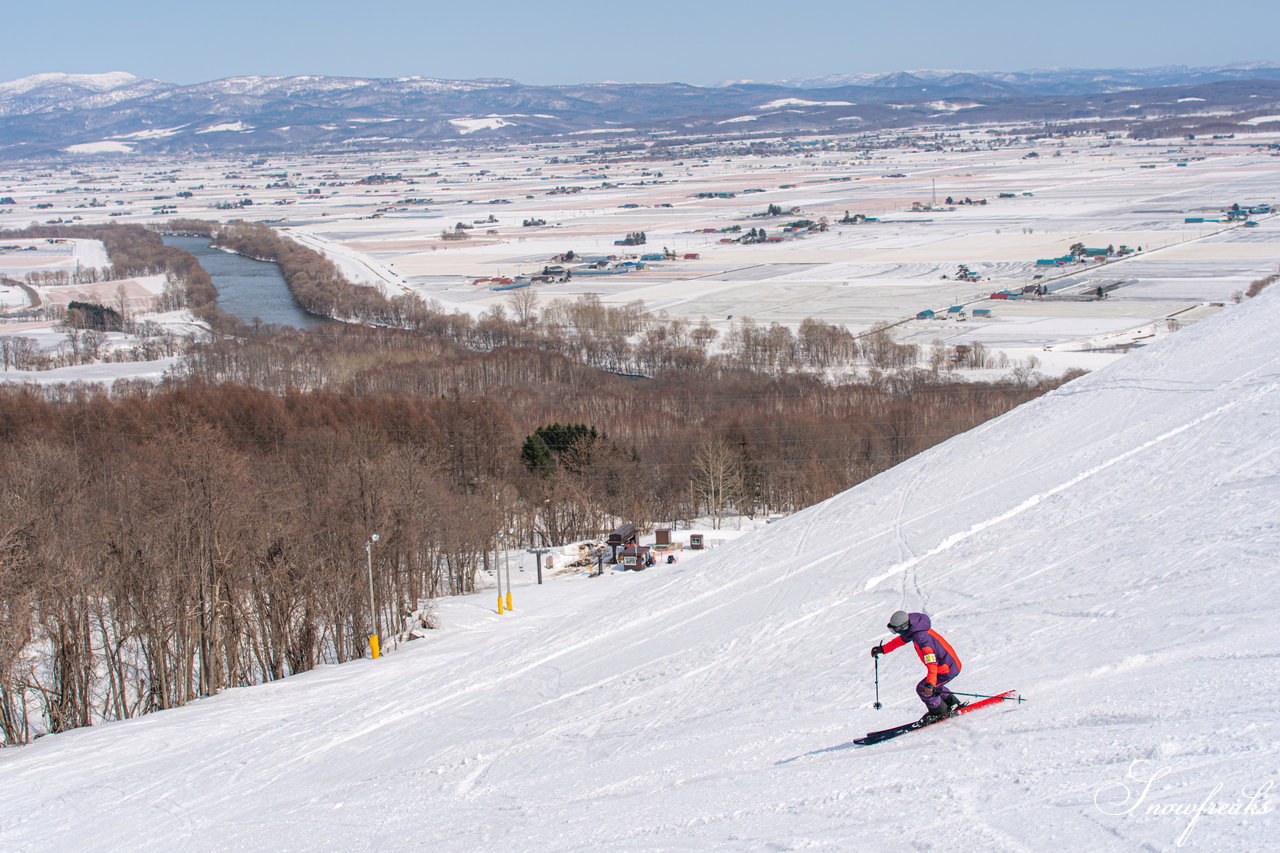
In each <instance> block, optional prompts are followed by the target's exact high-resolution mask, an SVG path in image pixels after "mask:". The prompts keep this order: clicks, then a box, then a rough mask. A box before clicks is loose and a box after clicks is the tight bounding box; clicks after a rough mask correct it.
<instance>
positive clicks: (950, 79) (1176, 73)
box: [776, 62, 1280, 96]
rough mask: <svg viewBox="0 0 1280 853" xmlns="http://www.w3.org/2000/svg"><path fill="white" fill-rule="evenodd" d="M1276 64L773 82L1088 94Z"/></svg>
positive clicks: (1229, 76)
mask: <svg viewBox="0 0 1280 853" xmlns="http://www.w3.org/2000/svg"><path fill="white" fill-rule="evenodd" d="M1278 79H1280V64H1277V63H1274V62H1242V63H1235V64H1231V65H1215V66H1210V67H1204V68H1193V67H1188V66H1185V65H1173V66H1164V67H1161V68H1109V69H1097V68H1035V69H1029V70H1027V71H956V70H944V69H918V70H913V71H896V72H888V73H882V74H828V75H826V76H823V77H800V78H791V79H787V80H779V81H776V84H777V85H780V86H791V87H795V88H798V89H829V88H832V87H835V86H890V87H907V86H920V85H929V84H939V83H941V84H944V85H948V84H949V85H956V84H959V83H960V82H962V81H967V82H970V83H985V84H988V85H999V86H1002V87H1004V88H1005V90H1006V91H1007V92H1008V93H1010V94H1016V95H1021V96H1033V95H1092V94H1101V93H1105V92H1123V91H1127V90H1130V89H1151V88H1156V87H1160V86H1188V85H1199V84H1203V83H1216V82H1222V81H1226V80H1278Z"/></svg>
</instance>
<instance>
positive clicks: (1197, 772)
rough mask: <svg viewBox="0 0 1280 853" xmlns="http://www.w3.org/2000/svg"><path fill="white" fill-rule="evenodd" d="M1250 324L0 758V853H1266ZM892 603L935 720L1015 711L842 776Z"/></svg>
mask: <svg viewBox="0 0 1280 853" xmlns="http://www.w3.org/2000/svg"><path fill="white" fill-rule="evenodd" d="M1277 309H1280V288H1272V289H1271V291H1269V292H1264V293H1263V295H1262V296H1260V297H1259V298H1257V299H1255V300H1252V301H1249V302H1247V303H1245V304H1243V305H1241V306H1239V307H1236V308H1232V309H1231V310H1228V311H1225V312H1223V313H1221V314H1220V315H1218V316H1217V317H1215V318H1213V319H1211V320H1208V321H1205V322H1202V323H1199V324H1197V325H1195V326H1193V327H1191V328H1188V329H1185V330H1183V331H1181V332H1179V333H1178V334H1176V335H1171V336H1168V337H1166V338H1164V339H1162V340H1160V341H1159V342H1158V343H1156V344H1154V345H1152V346H1150V347H1149V348H1146V349H1144V350H1141V351H1138V352H1135V353H1134V354H1132V355H1130V356H1128V357H1126V358H1124V359H1122V360H1120V361H1118V362H1116V363H1114V364H1112V365H1110V366H1109V367H1107V368H1104V369H1102V370H1099V371H1098V372H1096V373H1094V374H1091V375H1090V376H1087V377H1085V378H1083V379H1080V380H1078V381H1076V382H1073V383H1071V384H1069V385H1067V386H1064V387H1063V388H1061V389H1060V390H1059V391H1057V392H1055V393H1053V394H1050V395H1048V396H1046V397H1043V398H1041V399H1039V400H1037V401H1034V402H1032V403H1030V404H1028V405H1025V406H1022V407H1020V408H1019V409H1017V410H1015V411H1013V412H1011V413H1009V414H1007V415H1006V416H1004V417H1001V418H999V419H997V420H995V421H992V422H990V423H988V424H986V425H984V426H982V427H979V428H978V429H975V430H973V431H972V432H970V433H968V434H965V435H963V436H959V437H957V438H955V439H952V440H951V441H948V442H946V443H945V444H944V445H941V446H939V447H937V448H935V449H934V450H933V451H931V452H929V453H926V454H923V455H921V456H919V457H916V458H915V459H912V460H910V461H908V462H907V463H905V464H903V465H900V466H898V467H897V468H895V469H893V470H891V471H888V472H886V473H885V474H883V475H881V476H879V477H877V478H875V479H874V480H871V481H869V482H867V483H864V484H862V485H861V486H859V487H857V488H855V489H852V490H850V491H849V492H846V493H844V494H841V495H838V496H836V497H834V498H832V499H831V500H828V501H826V502H825V503H822V504H820V505H817V506H815V507H812V508H810V509H808V510H806V511H804V512H802V513H798V514H796V515H794V516H792V517H790V518H788V519H785V520H783V521H781V522H779V523H776V524H772V525H769V526H767V527H765V528H764V529H762V530H760V531H758V532H756V533H753V534H749V535H746V536H743V537H742V538H740V539H737V540H735V541H734V542H732V543H730V544H727V545H725V546H724V547H722V548H719V549H717V550H715V551H713V552H710V553H707V554H705V555H702V556H700V557H698V558H696V559H685V560H682V561H681V562H680V563H678V564H677V565H675V566H665V565H664V566H659V567H657V568H655V569H652V570H649V571H647V572H645V573H642V574H614V575H606V576H604V577H601V578H597V579H588V578H585V577H574V578H569V579H557V580H555V581H554V582H551V583H548V584H547V585H545V586H543V587H520V588H518V589H517V595H516V612H515V613H514V614H511V615H507V616H502V617H498V616H496V615H494V614H493V613H492V610H491V608H492V606H493V605H492V601H491V599H492V594H491V593H485V594H483V595H480V596H476V597H472V598H470V599H465V600H461V601H454V602H449V603H447V605H446V606H445V607H444V608H443V609H442V616H443V618H444V620H445V627H444V628H443V630H441V631H440V632H438V633H437V634H434V635H433V636H431V637H429V638H428V639H425V640H422V641H420V642H417V643H413V644H409V645H407V646H404V647H402V648H401V649H400V650H398V651H397V652H396V653H395V654H393V655H391V656H389V657H388V658H385V659H384V660H381V661H377V662H372V661H360V662H356V663H353V664H348V665H345V666H337V667H326V668H323V669H320V670H318V671H315V672H312V673H307V674H304V675H302V676H298V677H295V678H291V679H286V680H285V681H282V682H278V683H275V684H270V685H266V686H263V687H258V688H252V689H244V690H234V691H230V692H228V693H225V694H223V695H221V696H217V697H214V698H211V699H208V700H204V701H201V702H199V703H196V704H195V705H192V706H189V707H186V708H181V709H177V710H174V711H168V712H164V713H162V714H156V715H152V716H149V717H144V718H141V719H138V720H132V721H128V722H124V723H119V724H113V725H108V726H103V727H100V728H96V729H88V730H80V731H75V732H71V733H68V734H63V735H57V736H52V737H47V738H43V739H41V740H40V741H38V742H36V743H35V744H33V745H31V746H29V747H24V748H21V749H14V750H6V751H3V752H0V849H4V850H68V849H75V850H174V849H182V850H226V849H245V850H282V851H283V850H352V851H363V850H369V851H371V850H386V849H422V850H436V851H442V850H443V851H473V850H481V849H484V850H529V851H597V850H620V851H658V850H661V851H695V850H696V851H711V850H714V851H758V850H799V849H804V850H830V851H845V850H904V849H910V850H938V851H943V850H945V851H956V850H1026V851H1041V850H1051V849H1062V850H1073V851H1077V850H1086V851H1088V850H1134V849H1144V850H1166V849H1175V848H1177V847H1179V846H1180V847H1182V848H1183V849H1204V850H1215V851H1216V850H1256V849H1264V848H1266V847H1267V846H1268V845H1269V843H1270V842H1271V840H1272V837H1273V835H1274V832H1273V825H1274V817H1273V815H1271V814H1260V813H1257V812H1259V811H1262V810H1270V809H1271V808H1272V803H1273V801H1274V797H1273V796H1272V793H1273V792H1271V791H1270V786H1271V785H1272V784H1273V783H1274V781H1275V779H1276V776H1277V771H1278V770H1280V762H1278V761H1277V757H1278V755H1280V713H1277V712H1280V700H1277V698H1276V692H1275V689H1274V686H1273V683H1274V678H1273V674H1272V673H1271V672H1270V664H1271V663H1273V662H1274V661H1275V660H1276V659H1277V657H1280V642H1278V638H1280V631H1278V630H1277V628H1276V627H1275V625H1274V621H1273V619H1274V614H1275V611H1276V609H1277V605H1278V604H1280V591H1277V589H1276V579H1277V554H1278V553H1280V522H1278V521H1277V519H1280V453H1278V451H1280V329H1277V326H1276V324H1275V323H1274V320H1273V316H1274V313H1275V312H1276V311H1277ZM898 608H905V609H909V610H915V609H924V610H926V611H927V612H929V613H930V614H932V615H933V617H934V622H935V625H936V626H937V627H938V628H939V629H940V630H941V631H942V632H943V633H944V634H945V635H946V636H947V637H948V639H949V640H950V641H951V643H952V645H953V646H954V647H955V648H956V650H957V652H958V653H959V654H960V656H961V657H962V658H963V660H964V662H965V668H964V673H963V675H962V676H961V677H960V678H959V679H958V680H957V682H956V684H955V687H956V689H957V690H968V691H973V692H977V693H985V692H997V691H1001V690H1005V689H1009V688H1017V689H1020V690H1021V691H1022V692H1023V694H1024V695H1025V696H1026V697H1028V699H1029V701H1028V702H1026V703H1025V704H1022V705H1020V706H1010V707H1002V708H1000V709H996V710H984V711H980V712H978V713H976V714H973V715H971V716H967V717H963V718H960V719H957V720H953V721H948V722H946V723H944V724H942V725H940V726H936V727H933V728H930V729H927V730H925V731H922V732H918V733H915V734H912V735H909V736H907V737H905V738H902V739H899V740H896V741H893V742H891V743H888V744H882V745H879V746H875V747H871V748H867V749H855V748H852V747H850V745H849V741H850V740H851V739H852V738H853V737H856V736H859V735H861V734H862V733H863V732H865V731H867V730H870V729H878V728H884V727H886V726H888V725H891V724H895V723H898V722H902V721H905V720H907V719H911V718H914V717H915V716H917V715H918V714H919V713H920V711H921V710H922V709H921V707H920V705H919V702H918V701H917V700H916V698H915V697H914V694H913V693H912V687H913V685H914V683H915V681H916V680H917V679H918V678H919V677H920V674H921V670H922V667H921V666H920V663H919V662H918V661H917V660H916V658H915V657H914V655H912V654H911V653H910V652H909V651H908V650H902V651H899V652H897V653H895V654H892V655H890V656H888V657H887V658H885V659H884V660H883V661H882V664H881V667H880V695H881V698H882V700H883V701H884V702H885V708H884V710H882V711H875V710H872V707H871V702H872V700H873V698H874V694H873V685H872V666H871V660H870V658H869V655H868V649H869V648H870V646H871V645H872V644H873V643H875V642H877V641H879V640H883V639H885V638H886V632H885V631H884V630H883V625H884V623H885V621H886V620H887V617H888V616H889V614H890V613H891V612H892V611H893V610H895V609H898ZM1259 791H1261V793H1258V792H1259ZM1126 793H1127V795H1128V799H1127V800H1125V799H1124V797H1125V795H1126ZM1254 794H1257V796H1256V797H1254V798H1253V799H1251V796H1252V795H1254ZM1206 804H1208V806H1206ZM1153 808H1154V810H1153ZM1233 808H1234V809H1235V811H1236V812H1237V813H1236V814H1230V813H1208V812H1210V811H1218V810H1224V809H1225V810H1226V811H1228V812H1229V811H1230V810H1231V809H1233ZM1250 809H1252V813H1250V812H1249V810H1250ZM1177 812H1185V813H1177Z"/></svg>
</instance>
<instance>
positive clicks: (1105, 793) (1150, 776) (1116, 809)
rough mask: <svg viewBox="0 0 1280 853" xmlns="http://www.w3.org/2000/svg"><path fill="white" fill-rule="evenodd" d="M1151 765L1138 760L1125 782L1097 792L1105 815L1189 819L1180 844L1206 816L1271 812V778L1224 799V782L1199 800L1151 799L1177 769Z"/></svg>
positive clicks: (1095, 797)
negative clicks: (1161, 782) (1155, 800)
mask: <svg viewBox="0 0 1280 853" xmlns="http://www.w3.org/2000/svg"><path fill="white" fill-rule="evenodd" d="M1150 764H1151V762H1150V761H1144V760H1142V759H1135V760H1134V761H1133V762H1132V763H1131V764H1130V765H1129V770H1128V772H1126V773H1125V778H1124V779H1123V780H1122V781H1119V782H1108V783H1107V784H1105V785H1103V786H1102V787H1101V788H1099V789H1098V790H1096V791H1094V793H1093V805H1094V806H1095V807H1096V808H1097V809H1098V811H1100V812H1102V813H1103V814H1105V815H1112V816H1121V815H1131V814H1148V815H1170V816H1176V817H1179V818H1181V819H1185V821H1186V823H1185V824H1184V826H1183V829H1182V832H1181V833H1180V834H1179V835H1178V838H1177V841H1176V842H1175V843H1176V844H1177V846H1179V847H1181V846H1182V845H1183V844H1185V843H1186V841H1187V839H1188V838H1190V837H1191V830H1193V829H1195V827H1196V824H1197V823H1198V822H1199V821H1200V819H1201V818H1202V817H1212V816H1214V815H1263V814H1267V813H1269V812H1270V811H1271V805H1270V804H1269V803H1268V802H1267V793H1268V792H1269V791H1270V790H1271V787H1272V783H1271V781H1270V780H1268V781H1266V782H1263V783H1262V784H1260V785H1258V787H1257V788H1254V789H1250V787H1249V786H1248V785H1245V786H1242V787H1241V789H1240V797H1239V798H1238V799H1226V800H1224V799H1220V796H1221V794H1222V789H1223V784H1222V783H1221V782H1219V783H1218V784H1216V785H1214V786H1213V787H1212V788H1210V789H1208V790H1207V791H1205V793H1204V796H1203V797H1200V796H1199V795H1198V794H1197V795H1196V799H1187V800H1180V801H1168V800H1161V801H1160V802H1148V801H1149V800H1152V799H1156V798H1157V797H1159V796H1160V794H1161V791H1160V790H1159V789H1158V788H1156V782H1158V781H1159V780H1160V779H1162V778H1164V777H1165V776H1168V775H1169V774H1170V773H1172V772H1173V768H1170V767H1160V768H1158V769H1152V768H1150V767H1149V766H1147V765H1150ZM1228 796H1230V795H1228Z"/></svg>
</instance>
